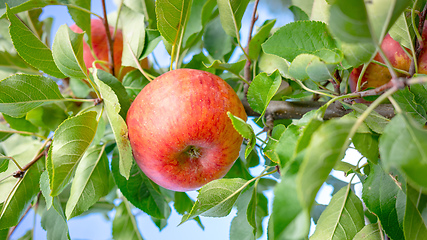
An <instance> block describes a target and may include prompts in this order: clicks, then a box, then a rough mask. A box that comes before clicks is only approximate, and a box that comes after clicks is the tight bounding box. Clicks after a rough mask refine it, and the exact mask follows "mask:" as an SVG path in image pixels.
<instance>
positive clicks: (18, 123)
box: [3, 114, 39, 133]
mask: <svg viewBox="0 0 427 240" xmlns="http://www.w3.org/2000/svg"><path fill="white" fill-rule="evenodd" d="M3 118H4V120H6V122H7V123H9V126H10V127H11V128H12V129H15V130H18V131H25V132H33V133H35V132H38V130H39V129H38V128H37V127H36V126H34V125H33V124H32V123H31V122H30V121H28V120H26V119H25V117H21V118H14V117H11V116H9V115H7V114H3Z"/></svg>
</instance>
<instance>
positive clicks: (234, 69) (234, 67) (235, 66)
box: [205, 60, 246, 77]
mask: <svg viewBox="0 0 427 240" xmlns="http://www.w3.org/2000/svg"><path fill="white" fill-rule="evenodd" d="M245 64H246V60H241V61H238V62H236V63H222V62H221V61H218V60H215V61H214V62H213V63H212V64H211V65H210V66H208V65H205V66H206V67H207V68H208V69H209V68H214V69H221V70H226V71H229V72H231V73H233V74H234V75H236V76H238V77H240V72H241V71H242V70H243V68H244V67H245Z"/></svg>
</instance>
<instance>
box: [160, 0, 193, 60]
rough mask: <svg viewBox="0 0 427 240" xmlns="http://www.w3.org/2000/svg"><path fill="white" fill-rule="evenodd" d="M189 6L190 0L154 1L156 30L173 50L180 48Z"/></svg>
mask: <svg viewBox="0 0 427 240" xmlns="http://www.w3.org/2000/svg"><path fill="white" fill-rule="evenodd" d="M191 5H192V0H160V1H159V0H157V1H156V15H157V29H159V32H160V34H161V35H162V36H163V37H164V38H165V39H166V41H167V42H169V43H170V44H172V46H173V48H174V49H177V48H179V47H180V46H181V43H182V40H183V37H184V32H185V26H186V24H187V19H188V15H189V12H190V9H191ZM175 51H176V50H175ZM172 55H173V54H172Z"/></svg>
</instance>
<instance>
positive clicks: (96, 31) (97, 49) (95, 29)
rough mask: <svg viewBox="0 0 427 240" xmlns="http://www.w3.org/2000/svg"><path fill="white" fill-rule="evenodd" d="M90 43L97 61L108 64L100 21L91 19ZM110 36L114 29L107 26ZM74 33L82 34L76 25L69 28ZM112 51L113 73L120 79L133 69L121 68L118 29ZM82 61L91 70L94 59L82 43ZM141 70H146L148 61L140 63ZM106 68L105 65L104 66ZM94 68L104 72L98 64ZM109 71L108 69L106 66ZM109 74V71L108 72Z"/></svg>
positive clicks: (121, 47) (120, 45) (104, 34)
mask: <svg viewBox="0 0 427 240" xmlns="http://www.w3.org/2000/svg"><path fill="white" fill-rule="evenodd" d="M90 26H91V42H92V48H93V52H94V54H95V55H96V57H97V58H98V60H102V61H105V62H109V59H110V52H109V50H108V39H107V33H106V31H105V26H104V23H103V22H102V20H101V19H91V25H90ZM109 28H110V35H111V36H113V34H114V27H112V26H109ZM70 29H71V30H73V31H74V32H76V33H82V32H83V30H81V29H80V28H79V27H78V26H77V25H76V24H74V25H72V26H71V27H70ZM113 51H114V73H115V75H116V77H117V78H118V79H122V78H123V76H124V75H125V74H126V73H127V72H129V71H131V70H133V69H134V68H133V67H123V68H122V53H123V33H122V31H121V30H120V29H117V32H116V35H115V37H114V42H113ZM83 60H84V62H85V65H86V68H88V69H89V68H91V67H92V63H93V61H95V57H94V56H93V54H92V52H91V51H90V47H89V44H87V43H86V42H83ZM140 64H141V66H142V68H148V59H146V58H144V59H143V60H141V62H140ZM105 66H107V65H105ZM96 68H99V69H103V70H105V67H104V68H102V67H101V65H100V64H96ZM107 68H108V69H109V67H108V66H107ZM110 73H111V71H110Z"/></svg>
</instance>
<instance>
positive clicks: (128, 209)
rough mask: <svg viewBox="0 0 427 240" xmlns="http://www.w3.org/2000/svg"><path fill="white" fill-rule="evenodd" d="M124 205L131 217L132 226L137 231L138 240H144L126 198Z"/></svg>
mask: <svg viewBox="0 0 427 240" xmlns="http://www.w3.org/2000/svg"><path fill="white" fill-rule="evenodd" d="M123 203H124V205H125V207H126V210H127V212H128V214H129V217H130V220H131V222H132V225H133V228H134V230H135V233H136V236H137V238H138V239H139V240H143V239H142V236H141V233H140V232H139V230H138V224H137V223H136V220H135V216H133V214H132V209H130V205H129V202H128V200H127V199H126V198H123Z"/></svg>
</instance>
